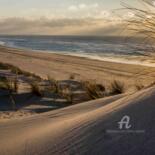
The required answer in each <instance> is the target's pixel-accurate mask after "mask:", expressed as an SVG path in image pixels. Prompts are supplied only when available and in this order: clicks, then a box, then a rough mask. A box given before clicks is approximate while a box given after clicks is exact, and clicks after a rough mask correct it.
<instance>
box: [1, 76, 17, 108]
mask: <svg viewBox="0 0 155 155" xmlns="http://www.w3.org/2000/svg"><path fill="white" fill-rule="evenodd" d="M0 89H4V90H7V91H8V96H9V98H10V101H11V103H12V109H13V110H15V109H16V102H15V99H14V93H15V92H16V91H18V88H17V85H16V86H15V83H14V81H13V80H12V79H7V78H5V77H4V78H1V79H0Z"/></svg>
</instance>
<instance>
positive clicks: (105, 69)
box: [0, 47, 155, 155]
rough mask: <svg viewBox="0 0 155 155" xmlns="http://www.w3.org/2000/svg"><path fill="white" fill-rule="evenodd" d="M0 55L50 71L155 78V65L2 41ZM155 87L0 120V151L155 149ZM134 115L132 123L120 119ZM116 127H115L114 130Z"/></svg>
mask: <svg viewBox="0 0 155 155" xmlns="http://www.w3.org/2000/svg"><path fill="white" fill-rule="evenodd" d="M0 54H1V57H0V61H1V62H5V63H11V64H13V65H16V66H19V67H20V68H22V69H24V70H26V71H31V72H34V73H36V74H39V75H41V76H42V77H46V75H47V74H50V75H52V77H54V78H58V79H66V77H67V78H68V77H69V75H70V74H75V75H76V78H88V77H89V78H91V79H97V80H99V81H101V82H107V81H108V80H111V79H114V78H118V79H122V80H124V81H125V82H126V83H127V84H129V85H132V84H133V83H134V82H135V80H142V81H143V82H144V83H148V82H151V81H152V80H154V73H155V72H154V71H155V69H154V68H150V67H145V66H143V67H142V66H138V65H127V64H119V63H110V62H101V61H95V60H89V59H84V58H78V57H71V56H62V55H56V54H44V53H38V52H36V53H35V52H34V53H33V52H30V51H25V52H23V51H19V50H16V49H10V48H4V47H0ZM154 101H155V88H154V87H152V88H148V89H145V90H142V91H139V92H137V93H127V94H123V95H117V96H112V97H107V98H104V99H99V100H94V101H89V102H85V103H81V104H77V105H73V106H70V107H66V108H62V109H58V110H54V111H50V112H45V113H42V114H38V115H33V116H28V117H27V118H21V119H15V120H9V121H7V122H1V123H0V155H72V154H75V155H76V154H77V155H79V154H80V155H87V154H88V155H97V154H99V155H100V154H101V155H103V154H105V155H114V154H116V155H131V154H132V155H143V154H144V155H146V154H148V155H154V154H155V149H154V141H155V132H154V129H155V119H154V116H155V103H154ZM126 115H127V116H129V117H130V122H129V123H130V125H131V128H130V129H128V130H127V129H126V128H125V129H124V130H121V129H119V126H118V125H119V124H118V122H120V121H121V119H122V118H123V117H124V116H126ZM114 132H115V133H114Z"/></svg>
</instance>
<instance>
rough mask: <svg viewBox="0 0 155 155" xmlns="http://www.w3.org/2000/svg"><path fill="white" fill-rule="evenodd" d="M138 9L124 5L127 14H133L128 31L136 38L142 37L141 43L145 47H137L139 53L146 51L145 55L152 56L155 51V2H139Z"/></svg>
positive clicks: (142, 0)
mask: <svg viewBox="0 0 155 155" xmlns="http://www.w3.org/2000/svg"><path fill="white" fill-rule="evenodd" d="M138 2H139V4H138V5H136V6H137V7H134V6H131V5H129V4H127V3H122V6H123V9H121V10H123V11H124V10H125V11H126V12H130V13H132V14H133V17H132V18H127V19H126V20H125V21H126V23H127V25H126V29H128V30H130V32H133V33H134V36H141V38H142V40H141V43H142V44H144V46H137V51H144V50H145V55H150V54H151V53H154V51H155V46H154V42H155V4H154V1H153V0H139V1H138Z"/></svg>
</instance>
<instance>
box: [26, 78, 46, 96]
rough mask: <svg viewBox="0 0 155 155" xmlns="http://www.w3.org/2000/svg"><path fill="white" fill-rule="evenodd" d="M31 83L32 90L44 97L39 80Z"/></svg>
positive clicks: (34, 93)
mask: <svg viewBox="0 0 155 155" xmlns="http://www.w3.org/2000/svg"><path fill="white" fill-rule="evenodd" d="M29 85H30V91H31V93H32V94H33V95H35V96H38V97H43V91H42V90H41V87H40V85H39V82H36V81H31V82H30V83H29Z"/></svg>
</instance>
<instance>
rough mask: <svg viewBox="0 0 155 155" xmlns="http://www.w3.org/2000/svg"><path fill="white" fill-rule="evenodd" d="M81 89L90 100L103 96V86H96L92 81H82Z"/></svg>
mask: <svg viewBox="0 0 155 155" xmlns="http://www.w3.org/2000/svg"><path fill="white" fill-rule="evenodd" d="M82 85H83V88H84V89H85V91H86V93H87V94H88V96H89V97H90V98H91V99H97V98H102V97H104V96H105V86H103V85H101V84H96V82H94V81H82Z"/></svg>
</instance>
